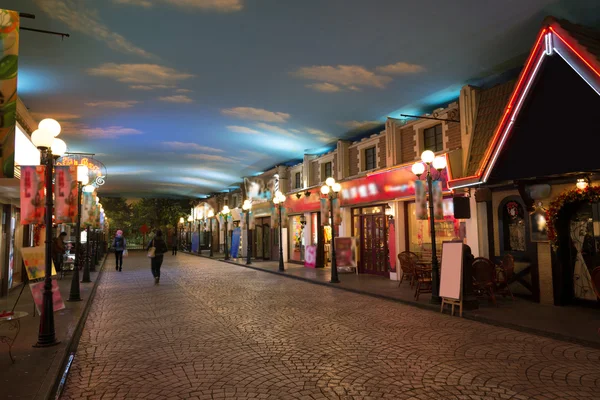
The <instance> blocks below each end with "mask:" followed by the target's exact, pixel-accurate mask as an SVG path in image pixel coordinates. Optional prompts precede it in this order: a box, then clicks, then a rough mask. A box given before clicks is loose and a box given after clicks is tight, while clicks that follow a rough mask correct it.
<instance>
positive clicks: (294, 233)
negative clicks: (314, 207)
mask: <svg viewBox="0 0 600 400" xmlns="http://www.w3.org/2000/svg"><path fill="white" fill-rule="evenodd" d="M305 225H306V221H305V220H304V216H303V215H294V216H292V217H290V226H291V228H292V229H291V230H290V248H291V251H290V260H292V261H304V248H305V243H304V226H305Z"/></svg>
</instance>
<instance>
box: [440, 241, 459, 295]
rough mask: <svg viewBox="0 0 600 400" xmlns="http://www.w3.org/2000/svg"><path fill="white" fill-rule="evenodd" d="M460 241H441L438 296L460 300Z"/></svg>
mask: <svg viewBox="0 0 600 400" xmlns="http://www.w3.org/2000/svg"><path fill="white" fill-rule="evenodd" d="M462 260H463V243H462V242H458V241H457V242H444V243H442V266H441V271H440V274H441V275H440V297H444V298H447V299H453V300H460V299H461V297H462V293H461V292H462V267H463V265H462Z"/></svg>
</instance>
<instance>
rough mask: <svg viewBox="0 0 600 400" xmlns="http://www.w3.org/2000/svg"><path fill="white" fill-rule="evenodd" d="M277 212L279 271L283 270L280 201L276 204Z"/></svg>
mask: <svg viewBox="0 0 600 400" xmlns="http://www.w3.org/2000/svg"><path fill="white" fill-rule="evenodd" d="M277 210H278V213H279V272H283V271H285V268H284V266H283V221H282V220H281V203H279V204H278V205H277Z"/></svg>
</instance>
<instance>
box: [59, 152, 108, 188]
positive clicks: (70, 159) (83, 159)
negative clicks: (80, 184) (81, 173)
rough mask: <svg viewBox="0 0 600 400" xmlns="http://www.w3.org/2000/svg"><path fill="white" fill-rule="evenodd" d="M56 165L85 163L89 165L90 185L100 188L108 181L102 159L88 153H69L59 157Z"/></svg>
mask: <svg viewBox="0 0 600 400" xmlns="http://www.w3.org/2000/svg"><path fill="white" fill-rule="evenodd" d="M56 165H64V166H69V165H85V166H87V167H88V174H89V177H90V185H92V186H94V187H96V188H98V187H100V186H102V185H104V184H105V183H106V175H107V174H106V167H105V166H104V164H102V163H101V162H100V161H98V160H96V159H93V158H90V157H88V156H86V155H79V154H69V155H66V156H63V157H61V158H59V159H58V160H57V162H56Z"/></svg>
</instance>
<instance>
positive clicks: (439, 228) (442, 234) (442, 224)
mask: <svg viewBox="0 0 600 400" xmlns="http://www.w3.org/2000/svg"><path fill="white" fill-rule="evenodd" d="M442 206H443V210H444V220H443V221H435V243H436V245H437V246H436V253H437V256H438V258H439V257H440V256H441V253H442V243H443V242H447V241H451V240H463V241H464V240H465V239H466V227H465V223H464V222H463V221H460V220H457V219H454V206H453V203H452V199H444V200H443V202H442ZM408 216H409V218H408V220H409V221H408V231H409V232H408V233H409V250H410V251H412V252H413V253H416V254H417V255H418V256H419V258H422V259H430V258H431V233H430V228H429V220H417V217H416V209H415V203H410V204H409V205H408Z"/></svg>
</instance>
